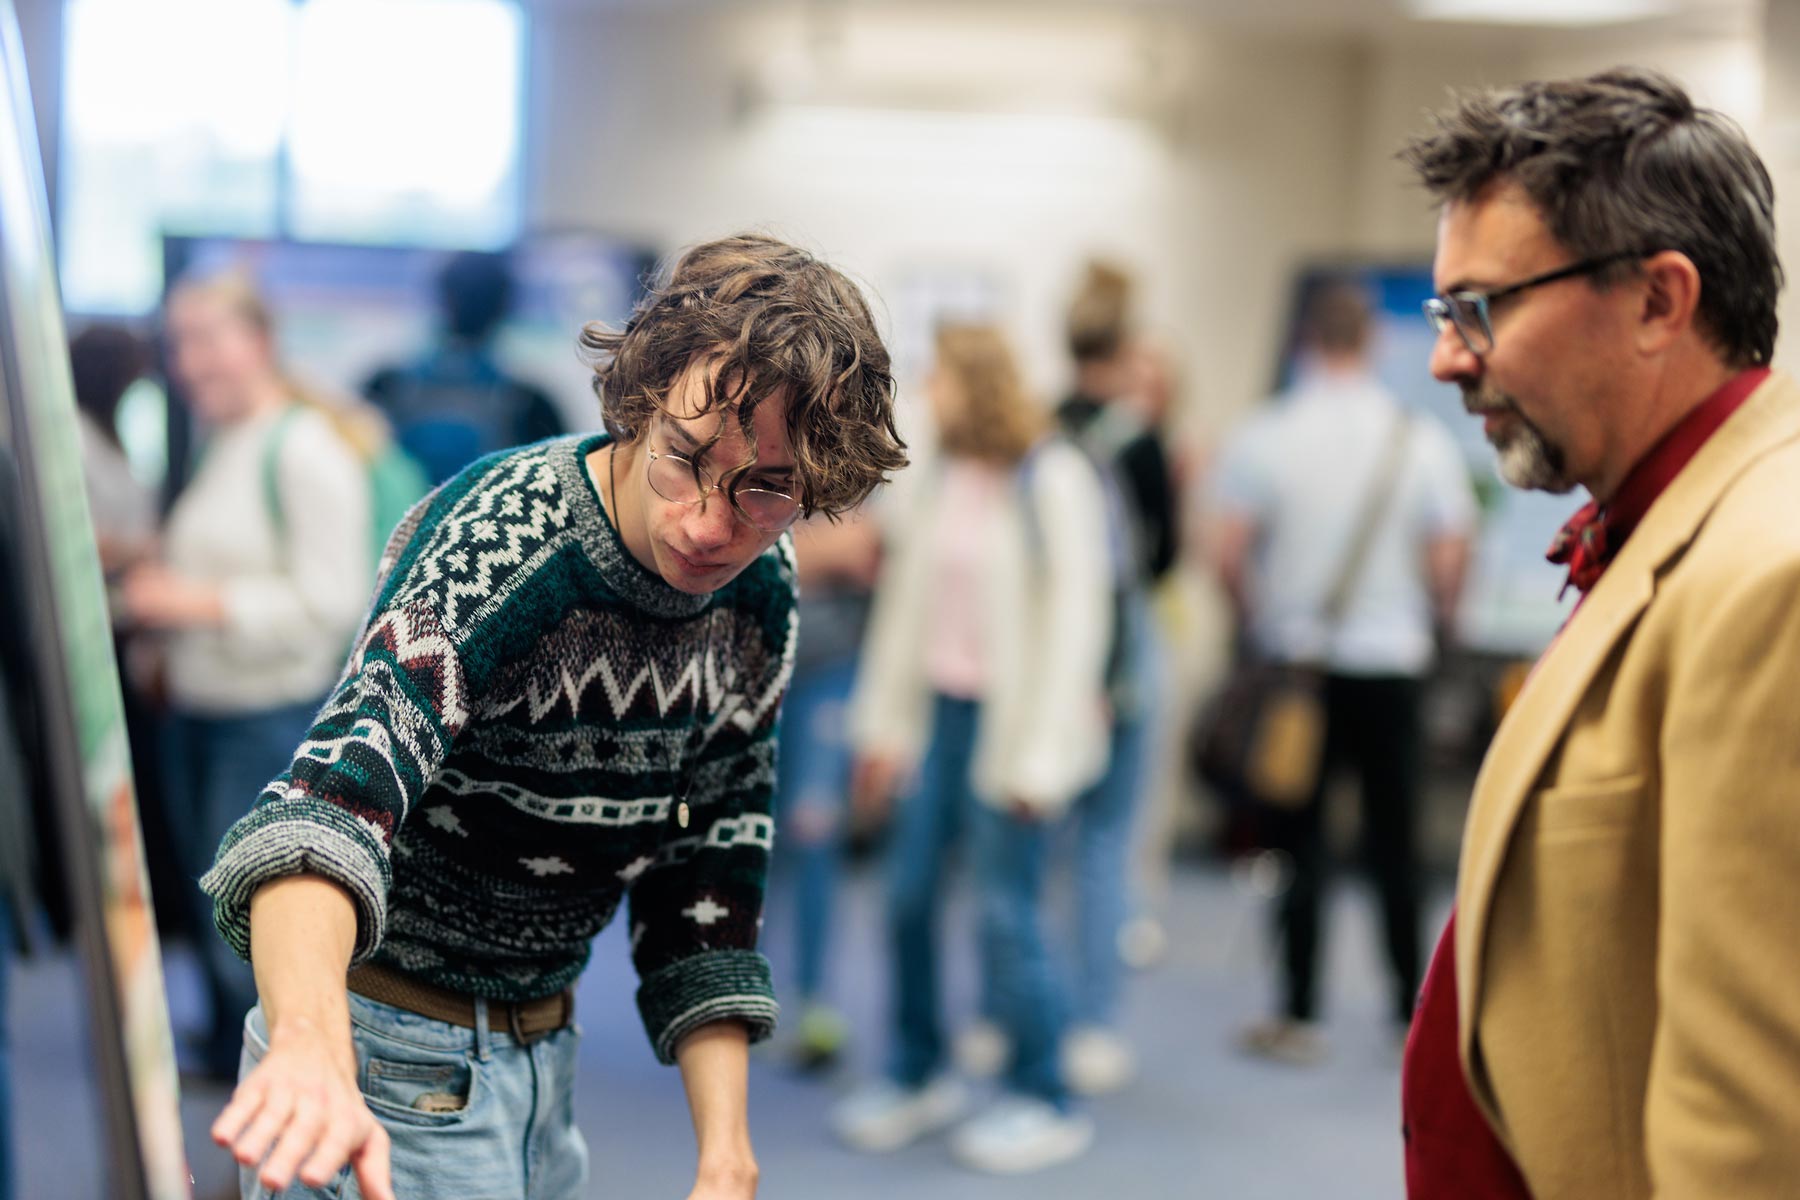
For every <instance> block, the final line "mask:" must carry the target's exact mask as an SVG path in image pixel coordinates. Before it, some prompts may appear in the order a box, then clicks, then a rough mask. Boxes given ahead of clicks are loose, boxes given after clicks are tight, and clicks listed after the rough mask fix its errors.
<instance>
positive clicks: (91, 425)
mask: <svg viewBox="0 0 1800 1200" xmlns="http://www.w3.org/2000/svg"><path fill="white" fill-rule="evenodd" d="M69 367H70V371H71V373H72V376H73V378H74V382H75V410H76V412H75V415H76V422H77V425H78V427H79V428H80V430H81V469H82V479H83V482H84V483H85V484H86V489H87V501H88V514H89V516H91V517H92V518H93V521H94V534H95V536H96V537H97V538H98V540H99V543H100V566H101V569H102V570H104V571H106V572H107V573H108V574H113V573H116V572H117V571H118V570H119V569H120V568H122V567H125V566H128V565H130V563H131V562H132V561H134V560H135V559H137V558H139V557H141V556H143V555H144V554H146V553H148V552H149V551H150V549H151V543H152V542H153V540H154V539H155V536H156V500H155V497H154V495H153V494H152V493H151V491H150V489H149V488H147V487H145V486H144V485H143V484H142V483H141V482H139V480H138V479H137V477H136V476H135V475H133V474H132V472H131V463H130V461H129V460H128V459H127V458H126V457H125V448H124V446H123V445H122V444H121V443H120V441H119V431H118V425H117V421H118V415H119V402H120V401H121V400H122V399H124V397H125V392H126V391H127V389H129V388H130V387H131V385H132V384H134V383H136V382H137V381H138V380H139V379H141V378H143V377H144V375H145V374H146V373H148V372H149V370H150V367H151V349H150V346H149V344H148V343H146V342H145V341H144V340H143V339H142V338H140V337H138V335H137V334H135V333H133V332H131V330H129V329H126V328H125V327H123V326H120V325H90V326H88V327H87V328H86V329H83V330H82V331H81V332H80V333H79V334H77V335H75V337H74V338H73V339H72V340H71V341H70V342H69Z"/></svg>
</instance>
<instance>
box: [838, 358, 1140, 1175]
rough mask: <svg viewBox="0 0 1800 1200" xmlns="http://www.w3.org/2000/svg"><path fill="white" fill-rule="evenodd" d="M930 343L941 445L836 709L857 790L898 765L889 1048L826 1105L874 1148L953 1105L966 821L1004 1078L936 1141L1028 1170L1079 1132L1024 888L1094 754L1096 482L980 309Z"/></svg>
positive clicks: (845, 1128) (1083, 1130)
mask: <svg viewBox="0 0 1800 1200" xmlns="http://www.w3.org/2000/svg"><path fill="white" fill-rule="evenodd" d="M937 356H938V357H937V365H936V367H935V369H934V371H933V373H932V375H931V377H930V381H929V385H928V386H929V390H930V398H931V404H932V409H933V412H934V414H935V416H936V418H937V427H938V429H939V432H940V450H941V453H942V462H941V463H940V464H938V466H937V467H936V469H935V472H934V473H933V474H932V475H931V476H930V477H929V478H928V479H926V480H922V481H919V482H920V484H921V485H922V486H918V487H917V488H916V489H915V492H916V494H915V495H914V496H911V497H907V498H906V499H907V501H910V502H911V503H910V504H909V505H908V506H906V507H904V508H902V507H901V505H902V501H901V500H900V499H898V498H897V499H896V501H895V506H896V509H897V510H899V511H897V515H896V519H895V522H894V524H893V527H892V530H891V532H892V541H891V548H890V551H889V553H888V556H887V558H886V560H885V562H884V565H883V569H882V575H881V582H880V585H879V586H878V588H877V591H876V600H875V612H874V614H873V617H872V620H871V625H870V630H869V638H868V642H867V643H866V646H865V651H864V659H863V664H862V670H861V673H860V675H859V677H858V682H857V690H856V695H855V698H854V700H853V702H852V709H851V714H852V715H851V721H852V741H853V743H854V745H855V746H856V749H857V754H858V765H857V783H856V791H857V798H858V802H859V804H863V805H868V804H871V803H878V802H880V800H882V799H885V798H886V797H889V796H892V795H894V794H895V792H896V789H897V788H898V787H899V786H900V783H901V780H902V779H903V778H906V777H910V778H911V780H912V784H911V786H910V787H909V788H908V789H907V790H906V792H905V794H904V796H903V798H902V799H901V800H900V802H899V805H898V810H897V812H896V813H895V814H894V826H895V827H894V830H893V832H892V835H891V838H890V843H889V854H890V860H889V871H890V875H889V899H888V902H889V912H888V920H889V936H890V937H891V939H892V959H891V963H890V966H891V971H890V976H891V983H892V987H893V1010H892V1019H893V1026H892V1043H891V1045H890V1052H891V1053H890V1058H889V1062H888V1069H887V1072H886V1075H885V1078H884V1079H883V1080H881V1081H879V1082H876V1083H872V1084H869V1085H867V1086H865V1087H864V1088H863V1089H861V1090H860V1091H858V1092H857V1093H855V1094H854V1095H852V1096H850V1097H848V1098H847V1099H846V1100H845V1101H844V1102H843V1103H842V1104H841V1105H840V1106H839V1107H838V1108H837V1109H836V1110H835V1111H834V1113H833V1125H834V1127H835V1129H836V1130H837V1132H838V1134H839V1135H840V1136H841V1137H842V1138H843V1139H844V1140H845V1141H846V1142H847V1143H848V1144H850V1145H852V1146H854V1147H857V1148H859V1149H864V1150H870V1151H885V1150H893V1149H897V1148H899V1147H901V1146H904V1145H906V1144H908V1143H910V1142H913V1141H915V1140H917V1139H918V1138H920V1137H923V1136H925V1135H927V1134H929V1133H932V1132H935V1131H936V1130H939V1129H941V1128H944V1127H946V1126H948V1125H949V1124H951V1123H953V1122H954V1121H956V1120H957V1119H958V1118H959V1117H960V1116H961V1114H962V1113H963V1111H964V1109H965V1108H966V1107H967V1104H968V1096H967V1092H966V1089H965V1087H964V1085H963V1084H962V1083H961V1082H960V1081H958V1080H957V1079H956V1078H955V1077H954V1076H952V1075H950V1074H948V1073H947V1072H946V1070H945V1068H946V1066H947V1063H946V1057H947V1056H946V1053H945V1050H946V1046H945V1039H944V1035H943V1023H942V1016H941V1013H940V996H939V979H940V975H941V967H942V963H943V955H942V953H941V949H940V945H939V940H938V936H937V929H936V926H937V920H938V914H939V912H940V910H941V909H942V907H943V899H944V894H945V891H946V888H945V881H944V877H945V866H946V860H947V859H948V857H949V854H950V851H951V849H952V847H953V845H954V844H955V843H956V842H957V841H958V840H959V839H960V840H966V842H967V844H968V847H969V851H970V859H971V864H972V867H973V874H974V882H975V890H976V895H977V904H978V909H979V922H980V939H981V955H980V958H981V962H982V967H983V974H984V979H983V986H984V990H985V992H986V994H987V997H988V1001H987V1004H986V1007H987V1008H988V1009H989V1013H988V1015H989V1016H991V1017H992V1018H993V1019H995V1020H996V1021H997V1022H998V1024H999V1028H1000V1032H1001V1034H1002V1035H1003V1036H1004V1037H1005V1038H1006V1040H1007V1041H1008V1043H1009V1044H1010V1048H1011V1063H1010V1066H1009V1068H1008V1070H1007V1072H1006V1074H1005V1076H1004V1079H1003V1086H1004V1092H1005V1094H1004V1095H1003V1097H1002V1098H1001V1099H1000V1100H999V1101H998V1102H997V1103H996V1104H994V1105H993V1106H992V1107H991V1108H989V1109H987V1110H986V1111H985V1112H983V1113H981V1114H980V1115H978V1116H977V1117H975V1118H974V1119H972V1120H971V1121H969V1122H968V1123H967V1124H965V1125H963V1126H962V1127H961V1128H960V1129H959V1130H957V1132H956V1135H955V1136H954V1137H953V1139H952V1142H951V1148H952V1151H953V1152H954V1153H955V1154H956V1156H957V1157H958V1158H959V1159H961V1160H962V1161H963V1162H964V1163H966V1164H968V1165H970V1166H973V1167H976V1168H978V1169H985V1170H992V1171H1019V1170H1032V1169H1036V1168H1039V1167H1045V1166H1049V1165H1051V1164H1053V1163H1056V1162H1060V1161H1063V1160H1066V1159H1068V1158H1072V1157H1074V1156H1075V1155H1078V1154H1080V1153H1081V1152H1082V1151H1083V1150H1085V1149H1086V1148H1087V1146H1088V1144H1089V1143H1090V1142H1091V1140H1092V1137H1093V1128H1092V1124H1091V1122H1090V1121H1089V1120H1088V1119H1087V1118H1086V1117H1085V1116H1083V1115H1080V1114H1078V1113H1075V1112H1073V1111H1072V1110H1071V1107H1070V1101H1069V1096H1068V1090H1067V1087H1066V1085H1065V1083H1064V1079H1063V1071H1062V1066H1061V1064H1060V1062H1059V1047H1060V1041H1061V1038H1062V1034H1063V1031H1064V1029H1065V1028H1066V1026H1067V1022H1068V1007H1069V1004H1068V994H1067V988H1066V986H1065V984H1064V983H1063V981H1061V980H1060V979H1059V978H1058V970H1057V966H1056V964H1055V963H1054V962H1053V956H1052V954H1051V952H1050V948H1049V946H1048V944H1047V943H1046V939H1045V933H1044V928H1043V915H1044V914H1043V911H1042V909H1043V890H1044V875H1045V867H1046V857H1047V854H1048V850H1049V846H1050V842H1051V838H1052V834H1053V831H1054V828H1055V824H1056V820H1057V818H1058V817H1060V816H1061V815H1062V814H1064V813H1066V812H1067V811H1068V809H1069V806H1070V805H1071V804H1072V803H1073V802H1074V800H1075V798H1076V797H1077V796H1078V795H1079V794H1080V793H1081V792H1082V791H1083V790H1084V789H1085V788H1087V787H1089V786H1090V785H1091V784H1092V783H1093V782H1094V781H1095V780H1096V779H1097V778H1099V776H1100V774H1101V773H1102V772H1103V771H1104V770H1105V767H1106V755H1107V723H1106V696H1105V667H1106V657H1107V650H1108V643H1109V636H1110V630H1111V627H1112V618H1111V603H1112V597H1111V583H1110V580H1111V573H1110V571H1109V569H1108V564H1107V557H1106V556H1107V507H1106V506H1107V499H1106V496H1105V493H1104V490H1103V487H1102V484H1101V481H1100V479H1099V478H1098V475H1097V473H1096V471H1095V469H1094V467H1093V466H1092V464H1091V463H1089V462H1088V461H1087V459H1086V458H1085V457H1084V456H1083V455H1082V453H1081V452H1080V451H1079V450H1077V449H1076V448H1075V447H1073V446H1072V445H1070V444H1069V443H1068V442H1067V440H1066V439H1062V438H1059V437H1054V436H1051V430H1050V428H1049V422H1047V421H1046V420H1045V419H1044V417H1043V416H1042V415H1041V414H1040V412H1039V410H1038V409H1037V408H1036V407H1035V406H1034V405H1033V404H1032V402H1031V400H1030V398H1029V397H1028V396H1027V395H1026V393H1025V390H1024V387H1023V385H1022V382H1021V380H1020V376H1019V372H1018V368H1017V365H1016V363H1015V361H1014V359H1013V357H1012V353H1011V351H1010V350H1009V348H1008V347H1007V344H1006V341H1005V339H1004V337H1003V336H1002V335H1001V333H1000V332H999V331H998V330H997V329H995V328H993V327H992V326H986V325H955V326H946V327H945V328H943V329H941V330H940V331H939V334H938V338H937ZM965 832H966V838H963V835H964V834H965Z"/></svg>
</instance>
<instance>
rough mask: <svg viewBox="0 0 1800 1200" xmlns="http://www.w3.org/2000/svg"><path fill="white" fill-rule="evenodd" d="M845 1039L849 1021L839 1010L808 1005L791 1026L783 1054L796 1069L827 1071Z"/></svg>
mask: <svg viewBox="0 0 1800 1200" xmlns="http://www.w3.org/2000/svg"><path fill="white" fill-rule="evenodd" d="M849 1040H850V1023H849V1022H848V1021H846V1020H844V1018H843V1015H842V1014H841V1013H839V1012H838V1011H837V1010H836V1009H834V1008H828V1007H826V1006H825V1005H823V1004H810V1005H808V1006H807V1007H806V1008H805V1010H804V1011H802V1012H801V1014H800V1020H799V1021H798V1022H796V1023H795V1025H794V1034H793V1037H792V1039H791V1040H790V1041H789V1042H788V1044H787V1047H786V1055H785V1057H786V1059H787V1061H788V1065H790V1066H792V1067H793V1068H794V1069H795V1070H797V1071H805V1072H808V1073H817V1072H821V1071H828V1070H830V1069H831V1068H832V1067H834V1066H836V1065H837V1064H838V1061H839V1060H840V1059H842V1058H843V1056H844V1046H845V1045H846V1044H847V1043H848V1042H849Z"/></svg>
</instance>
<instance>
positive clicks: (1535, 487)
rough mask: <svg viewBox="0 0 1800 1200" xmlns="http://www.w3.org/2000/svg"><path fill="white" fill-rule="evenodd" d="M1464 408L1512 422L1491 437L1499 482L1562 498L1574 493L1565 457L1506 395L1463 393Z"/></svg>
mask: <svg viewBox="0 0 1800 1200" xmlns="http://www.w3.org/2000/svg"><path fill="white" fill-rule="evenodd" d="M1463 407H1464V408H1465V409H1467V410H1468V411H1469V412H1470V413H1473V414H1475V415H1478V416H1479V415H1484V414H1486V413H1491V412H1504V413H1506V414H1507V415H1508V416H1509V417H1510V418H1511V420H1510V421H1509V422H1508V423H1507V424H1506V425H1504V426H1502V427H1501V428H1499V429H1496V430H1495V431H1494V432H1493V433H1492V434H1491V435H1489V437H1488V441H1489V442H1490V443H1491V444H1492V445H1493V447H1494V451H1495V454H1496V456H1497V457H1498V460H1499V461H1498V466H1499V470H1500V478H1502V479H1504V480H1505V481H1506V482H1507V483H1510V484H1511V485H1512V486H1513V487H1516V488H1524V489H1528V490H1532V491H1539V492H1550V493H1552V494H1554V495H1558V496H1560V495H1562V494H1564V493H1565V492H1570V491H1573V490H1574V489H1575V481H1574V480H1573V479H1570V478H1569V476H1568V473H1567V469H1566V466H1565V463H1564V460H1563V453H1562V450H1561V449H1560V448H1558V447H1557V446H1556V445H1555V444H1554V443H1552V442H1551V441H1550V439H1549V438H1547V437H1545V436H1544V433H1543V431H1542V430H1541V429H1539V428H1538V427H1537V426H1536V425H1533V424H1532V423H1531V420H1530V418H1528V417H1527V416H1526V415H1525V414H1524V413H1523V412H1521V411H1520V410H1519V406H1518V403H1517V402H1516V401H1514V400H1513V398H1512V397H1511V396H1508V395H1506V394H1505V393H1503V392H1494V391H1480V390H1472V389H1468V388H1465V389H1463Z"/></svg>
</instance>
